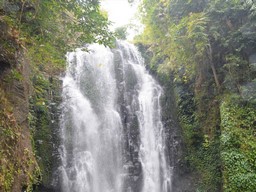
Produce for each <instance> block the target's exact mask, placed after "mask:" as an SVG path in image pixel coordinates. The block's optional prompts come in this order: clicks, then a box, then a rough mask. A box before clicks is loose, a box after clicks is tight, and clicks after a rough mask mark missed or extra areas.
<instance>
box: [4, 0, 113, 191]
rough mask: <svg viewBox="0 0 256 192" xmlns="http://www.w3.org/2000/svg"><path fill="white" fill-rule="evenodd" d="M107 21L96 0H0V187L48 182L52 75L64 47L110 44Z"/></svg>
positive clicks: (61, 65)
mask: <svg viewBox="0 0 256 192" xmlns="http://www.w3.org/2000/svg"><path fill="white" fill-rule="evenodd" d="M108 25H109V22H108V19H107V15H106V14H105V13H103V12H102V11H101V10H100V8H99V2H98V1H97V0H88V1H69V0H59V1H54V0H43V1H41V0H0V28H1V31H0V74H1V77H0V191H21V188H23V190H26V191H31V190H32V188H33V185H34V184H37V183H38V182H40V181H41V182H42V184H43V185H44V187H45V188H47V187H49V185H50V182H51V177H52V170H53V166H54V163H55V162H56V159H54V158H55V157H54V155H53V153H54V150H55V149H54V145H53V140H55V139H56V137H54V133H55V130H54V127H55V128H56V127H58V126H57V125H56V124H58V122H54V119H55V120H56V121H57V120H58V117H57V116H58V109H57V105H58V103H59V102H60V91H59V89H60V85H61V83H60V81H59V80H58V78H57V76H56V75H60V74H61V73H62V72H63V71H64V70H65V54H66V52H67V51H68V50H71V49H73V48H75V47H78V46H81V45H84V44H86V43H93V42H97V43H100V44H105V45H113V34H112V33H111V32H109V31H108ZM14 157H15V158H14ZM34 190H35V189H34ZM44 190H46V189H42V190H41V191H44Z"/></svg>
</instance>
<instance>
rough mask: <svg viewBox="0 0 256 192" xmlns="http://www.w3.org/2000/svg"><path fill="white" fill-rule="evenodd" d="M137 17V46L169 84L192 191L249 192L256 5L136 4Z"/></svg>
mask: <svg viewBox="0 0 256 192" xmlns="http://www.w3.org/2000/svg"><path fill="white" fill-rule="evenodd" d="M141 14H142V18H143V23H144V25H145V29H144V32H143V34H142V35H140V36H138V37H137V38H136V43H137V44H138V45H140V46H143V47H145V49H146V50H147V55H150V58H149V60H150V67H151V70H153V71H155V72H157V73H158V76H160V77H163V76H166V77H168V78H169V77H170V78H171V80H172V81H173V82H174V84H175V89H176V95H177V98H176V100H177V106H178V113H179V114H178V116H179V117H178V118H179V122H180V125H181V127H182V133H183V138H184V143H185V145H186V147H185V148H186V150H185V154H184V162H183V164H186V169H187V170H186V171H184V172H186V174H188V173H187V172H188V171H189V174H191V175H192V178H194V181H193V183H194V184H195V189H194V190H197V191H256V185H255V178H256V167H255V162H256V156H255V152H254V151H255V148H256V137H255V126H256V108H255V107H256V97H255V95H256V94H255V90H256V89H255V87H256V79H255V78H256V68H255V63H256V60H255V58H256V57H255V56H256V55H255V51H256V34H255V27H256V4H255V3H254V1H252V0H244V1H240V0H228V1H221V0H211V1H209V0H143V2H142V5H141ZM191 190H193V189H191Z"/></svg>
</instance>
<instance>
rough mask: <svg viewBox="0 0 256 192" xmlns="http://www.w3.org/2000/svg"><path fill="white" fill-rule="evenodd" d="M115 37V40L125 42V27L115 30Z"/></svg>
mask: <svg viewBox="0 0 256 192" xmlns="http://www.w3.org/2000/svg"><path fill="white" fill-rule="evenodd" d="M115 36H116V38H117V39H122V40H125V39H126V37H127V27H126V26H122V27H118V28H116V29H115Z"/></svg>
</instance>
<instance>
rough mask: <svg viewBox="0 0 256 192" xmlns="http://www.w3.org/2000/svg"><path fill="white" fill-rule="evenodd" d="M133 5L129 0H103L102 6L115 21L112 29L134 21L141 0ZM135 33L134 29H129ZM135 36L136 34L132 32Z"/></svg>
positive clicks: (137, 0) (111, 19)
mask: <svg viewBox="0 0 256 192" xmlns="http://www.w3.org/2000/svg"><path fill="white" fill-rule="evenodd" d="M135 2H136V3H133V5H131V4H130V3H129V2H128V0H101V7H102V9H103V10H106V11H107V12H108V17H109V20H110V21H112V22H113V24H112V27H113V28H112V29H114V28H117V27H121V26H124V25H127V24H129V23H130V22H131V20H133V21H132V23H135V21H134V16H135V14H136V11H137V7H138V4H139V3H138V2H139V0H136V1H135ZM128 32H129V33H135V32H134V31H128ZM132 36H134V34H132Z"/></svg>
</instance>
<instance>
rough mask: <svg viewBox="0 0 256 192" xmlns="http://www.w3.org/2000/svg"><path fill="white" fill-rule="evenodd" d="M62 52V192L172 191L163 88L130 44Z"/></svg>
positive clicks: (94, 46) (123, 43) (97, 46)
mask: <svg viewBox="0 0 256 192" xmlns="http://www.w3.org/2000/svg"><path fill="white" fill-rule="evenodd" d="M87 49H89V52H85V51H83V50H82V49H77V50H76V51H75V52H70V53H68V55H67V60H68V69H67V72H66V75H65V77H64V79H63V103H62V117H61V139H62V145H61V148H60V151H61V152H60V153H61V162H62V165H61V167H60V169H61V190H62V191H63V192H170V191H171V177H172V172H171V170H172V169H171V167H170V166H169V165H168V164H167V162H168V161H167V155H166V154H165V151H166V149H165V148H166V139H165V135H164V130H163V125H162V122H161V106H160V97H161V94H162V89H161V87H160V86H159V84H158V83H157V82H156V81H155V80H154V79H153V78H152V76H151V75H150V74H149V73H148V72H147V71H146V69H145V66H144V61H143V59H142V57H141V56H140V54H139V52H138V51H137V49H136V48H135V46H133V45H131V44H129V43H126V42H121V41H119V42H118V43H117V48H116V49H113V50H111V49H109V48H106V47H104V46H101V45H97V44H94V45H90V46H89V47H87Z"/></svg>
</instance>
